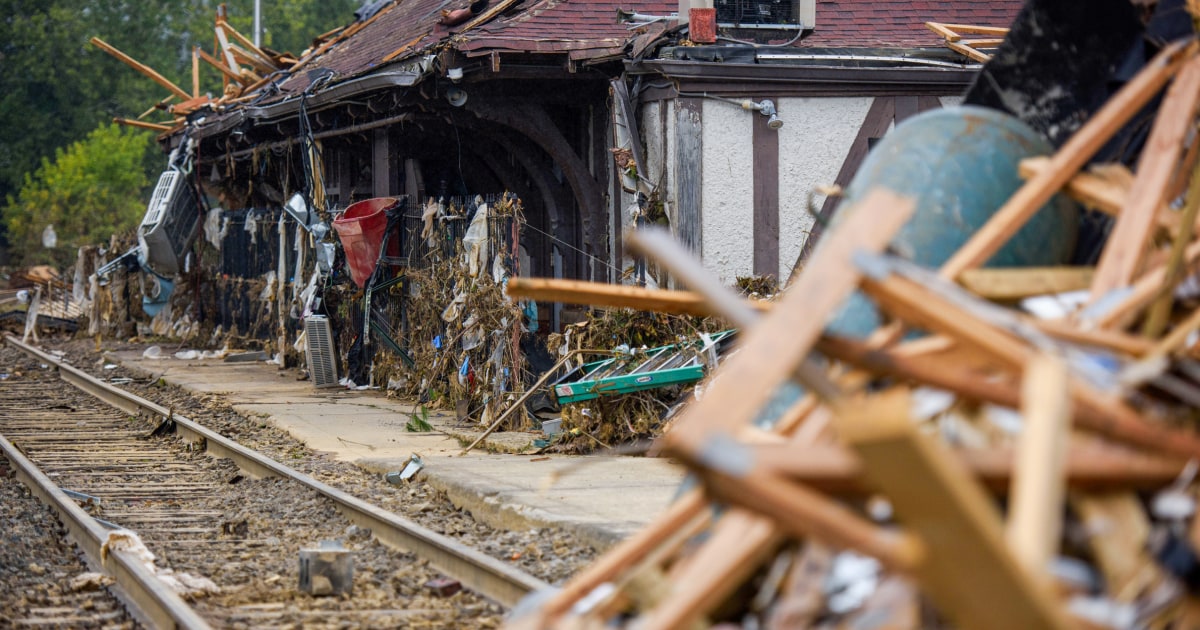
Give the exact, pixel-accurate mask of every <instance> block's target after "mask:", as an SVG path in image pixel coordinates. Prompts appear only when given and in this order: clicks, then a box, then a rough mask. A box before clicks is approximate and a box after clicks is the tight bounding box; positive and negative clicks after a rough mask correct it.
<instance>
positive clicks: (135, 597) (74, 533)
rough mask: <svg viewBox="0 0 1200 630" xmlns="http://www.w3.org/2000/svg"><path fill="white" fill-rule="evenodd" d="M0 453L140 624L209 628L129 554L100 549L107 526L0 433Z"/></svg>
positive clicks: (157, 626)
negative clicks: (104, 574)
mask: <svg viewBox="0 0 1200 630" xmlns="http://www.w3.org/2000/svg"><path fill="white" fill-rule="evenodd" d="M0 453H3V455H4V457H5V458H7V459H8V460H9V461H10V462H12V465H13V469H14V470H15V471H16V474H17V478H18V479H20V480H21V481H22V482H23V483H24V484H25V485H26V486H27V487H28V488H29V490H30V491H31V492H33V494H34V496H36V497H38V498H39V499H40V500H41V501H42V502H43V503H45V504H46V505H48V506H50V507H51V509H53V510H54V511H55V512H57V513H58V518H59V520H61V521H62V523H63V525H64V526H66V528H67V532H68V534H69V535H70V537H71V539H72V540H74V541H75V543H76V544H77V545H78V546H79V548H80V549H82V550H83V552H84V553H85V554H87V556H88V560H89V564H90V565H92V566H93V567H102V568H103V569H104V570H105V572H107V573H108V574H109V575H111V576H113V578H114V579H115V580H116V584H117V586H118V587H120V588H118V589H114V594H115V595H116V596H117V599H120V600H121V603H123V604H125V607H126V608H127V609H128V610H129V613H130V614H131V615H133V616H134V617H135V618H137V619H139V620H140V621H142V622H143V623H145V624H146V625H149V626H153V627H155V628H185V629H189V630H190V629H196V630H201V629H208V628H210V627H211V626H209V625H208V622H206V621H204V619H203V618H201V617H200V615H199V614H198V613H197V612H196V611H195V610H194V609H193V608H192V607H191V606H190V605H188V603H187V602H185V601H183V599H182V598H181V597H180V596H179V594H178V593H176V592H175V591H173V590H171V588H170V587H169V586H167V585H166V584H165V583H164V582H163V581H162V580H160V579H158V577H157V576H156V575H154V573H153V572H152V571H151V570H150V569H149V568H147V567H146V566H145V565H143V564H142V563H141V562H140V561H138V559H137V558H136V557H135V556H134V555H133V554H132V553H130V552H127V551H122V550H120V549H112V548H110V549H107V550H103V551H102V549H103V547H104V543H105V541H106V540H108V532H109V530H107V529H105V528H104V526H102V525H100V523H98V522H96V520H95V519H94V518H92V517H91V516H90V515H88V513H87V512H84V511H83V508H81V507H79V505H78V504H76V503H75V501H73V500H71V498H70V497H68V496H67V494H66V493H65V492H63V491H62V489H61V488H59V487H58V486H57V485H56V484H55V483H54V482H53V481H52V480H51V479H50V477H48V476H47V475H46V474H45V473H43V472H42V471H41V470H40V469H38V467H37V466H36V465H35V464H34V463H33V462H31V461H29V458H27V457H25V455H24V454H23V453H21V451H20V450H19V449H18V448H17V447H16V446H14V445H13V444H12V442H9V441H8V440H7V439H5V438H4V437H3V436H0Z"/></svg>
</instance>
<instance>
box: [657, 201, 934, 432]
mask: <svg viewBox="0 0 1200 630" xmlns="http://www.w3.org/2000/svg"><path fill="white" fill-rule="evenodd" d="M913 207H914V203H913V201H912V200H911V199H906V198H902V197H899V196H897V195H896V194H895V193H892V192H890V191H886V190H882V189H876V190H873V191H871V192H870V193H868V195H867V196H866V198H865V199H864V200H863V201H862V202H861V203H860V204H858V205H857V207H855V208H853V209H852V210H850V211H848V212H846V213H845V215H844V221H843V222H842V223H840V224H838V225H837V226H835V228H834V229H833V230H831V231H830V232H829V233H828V234H827V236H826V239H825V241H824V242H823V243H822V244H821V247H819V248H818V249H817V251H816V252H814V253H813V256H812V258H811V259H810V262H809V264H808V265H806V266H805V270H804V272H803V273H801V274H800V276H799V278H797V279H796V282H795V283H793V284H792V286H791V287H790V288H789V289H788V290H787V291H786V292H785V293H784V295H783V297H782V298H780V300H779V301H778V302H777V306H776V307H775V308H773V309H771V311H770V312H769V313H768V314H766V315H764V316H762V317H761V319H760V321H759V323H758V324H757V325H754V326H753V327H751V328H749V329H748V330H744V331H743V332H742V335H741V337H742V340H741V342H740V343H739V344H738V347H739V348H740V350H739V351H738V352H737V353H736V354H734V355H733V356H731V357H729V358H728V359H726V360H725V362H724V363H723V364H722V365H721V367H719V368H718V369H717V370H716V371H715V372H714V373H715V374H716V376H715V377H714V378H713V379H712V381H711V382H710V385H709V389H708V391H707V392H706V393H705V395H704V398H703V399H702V400H698V401H696V402H694V403H693V404H691V405H689V406H688V408H687V409H686V410H685V411H684V412H683V413H682V414H681V417H680V419H679V420H678V422H677V423H676V430H674V431H671V432H670V433H668V434H667V435H666V436H665V437H664V438H663V442H664V446H665V449H666V450H670V449H671V448H672V445H677V446H679V447H681V448H685V449H689V450H695V449H697V448H699V446H700V445H701V444H702V442H703V441H704V440H705V438H706V437H707V436H708V434H709V433H710V432H711V431H713V430H715V429H722V428H723V429H725V430H727V431H729V432H732V431H733V430H734V429H736V428H737V427H739V426H743V425H746V424H749V423H750V422H751V421H752V420H753V419H754V417H755V416H756V415H757V414H758V413H759V411H760V410H761V409H762V408H763V407H764V406H765V405H766V404H767V403H768V402H769V401H770V399H771V397H772V396H773V395H774V393H775V392H776V391H777V390H778V389H779V387H780V386H781V385H783V384H784V383H785V382H787V381H788V380H789V379H791V378H792V375H793V374H795V373H796V372H797V371H798V370H799V369H801V368H802V367H804V366H805V365H806V363H805V361H806V359H807V357H808V354H809V352H810V351H811V350H812V346H813V343H815V342H816V340H817V339H818V338H819V337H820V335H821V333H822V331H823V330H824V328H825V322H826V320H827V318H828V317H829V316H830V314H832V313H833V312H834V311H835V310H836V309H837V308H838V307H839V306H841V304H842V303H843V302H844V301H845V300H846V298H847V297H848V296H849V295H850V293H851V292H852V291H853V290H854V289H855V288H856V286H857V285H858V283H859V281H860V279H861V278H862V275H861V272H860V271H859V270H858V267H857V266H856V265H854V264H853V263H852V258H853V256H854V253H855V252H857V251H859V250H867V251H872V252H879V251H881V250H882V249H883V248H885V247H886V246H887V244H888V243H889V242H890V241H891V240H892V237H893V236H895V234H896V232H897V231H899V229H900V228H901V226H903V225H904V223H905V222H907V221H908V218H909V217H910V216H912V212H913ZM736 323H737V322H735V324H736Z"/></svg>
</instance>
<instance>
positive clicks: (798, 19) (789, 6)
mask: <svg viewBox="0 0 1200 630" xmlns="http://www.w3.org/2000/svg"><path fill="white" fill-rule="evenodd" d="M804 4H808V5H810V7H811V5H812V0H716V2H715V3H714V6H715V7H716V9H717V23H718V24H719V25H721V26H724V27H737V28H786V27H793V28H794V27H795V26H797V25H803V26H804V27H805V28H812V26H813V25H812V24H811V22H812V19H811V17H809V18H808V19H807V20H805V19H804V18H806V17H808V16H806V15H803V14H804V13H809V11H811V10H812V9H811V8H809V11H804V10H803V9H804V8H805V7H802V5H804ZM810 15H811V13H810Z"/></svg>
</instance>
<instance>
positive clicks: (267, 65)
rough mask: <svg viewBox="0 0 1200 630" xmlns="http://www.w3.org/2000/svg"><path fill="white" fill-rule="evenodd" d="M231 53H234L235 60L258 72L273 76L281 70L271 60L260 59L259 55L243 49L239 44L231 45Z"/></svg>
mask: <svg viewBox="0 0 1200 630" xmlns="http://www.w3.org/2000/svg"><path fill="white" fill-rule="evenodd" d="M229 52H231V53H233V57H234V59H237V60H239V61H241V62H242V63H245V64H246V65H248V66H251V67H252V68H254V69H255V70H256V71H258V72H260V73H263V74H271V73H273V72H276V71H278V70H279V68H278V67H277V66H276V65H275V64H274V63H272V62H271V61H269V60H266V59H260V58H259V57H258V56H257V55H255V54H253V53H251V52H250V51H248V50H245V49H243V48H242V47H241V46H238V45H237V44H230V45H229Z"/></svg>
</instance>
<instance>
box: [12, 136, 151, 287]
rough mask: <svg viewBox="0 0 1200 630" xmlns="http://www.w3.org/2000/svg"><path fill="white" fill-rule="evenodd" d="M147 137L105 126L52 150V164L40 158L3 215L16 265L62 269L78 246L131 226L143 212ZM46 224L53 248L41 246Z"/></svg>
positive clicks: (103, 240)
mask: <svg viewBox="0 0 1200 630" xmlns="http://www.w3.org/2000/svg"><path fill="white" fill-rule="evenodd" d="M151 139H152V138H151V135H150V134H149V133H146V132H144V131H134V130H128V129H122V128H120V127H118V126H117V125H115V124H108V125H103V126H101V127H98V128H97V129H95V130H94V131H92V132H91V133H90V134H88V136H87V138H85V139H84V140H81V141H79V142H76V143H73V144H71V145H70V146H69V147H67V148H66V149H65V150H63V149H59V150H58V151H56V152H55V157H54V160H53V161H51V160H49V159H46V158H43V160H42V165H41V167H40V168H38V169H37V171H36V172H35V173H34V174H32V175H26V176H25V182H24V184H23V185H22V186H21V190H20V192H19V193H18V194H17V195H16V196H15V197H14V196H12V195H10V196H9V197H8V203H7V204H6V205H5V206H4V209H3V212H2V216H3V219H4V224H5V227H6V229H7V230H8V235H9V242H10V254H11V255H12V256H13V257H14V259H15V261H16V262H19V263H20V264H24V265H32V264H41V263H49V264H55V265H58V266H66V265H67V264H69V263H70V262H71V261H73V260H74V259H75V251H76V248H77V247H78V246H80V245H85V244H93V243H106V242H107V241H108V238H109V236H111V235H112V234H114V233H116V232H121V231H125V230H129V229H131V228H133V227H135V226H136V225H137V223H138V221H139V220H140V219H141V217H142V213H143V211H144V210H145V206H144V205H143V204H142V202H141V192H142V191H143V190H144V189H145V188H146V187H147V184H148V179H147V177H146V172H145V171H144V170H143V168H142V158H143V156H144V155H145V153H146V148H147V147H148V146H149V145H150V144H151ZM47 225H52V226H54V230H55V232H56V233H57V234H58V246H57V247H54V248H53V249H46V248H45V247H43V246H42V237H41V235H42V232H43V230H45V229H46V226H47Z"/></svg>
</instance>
